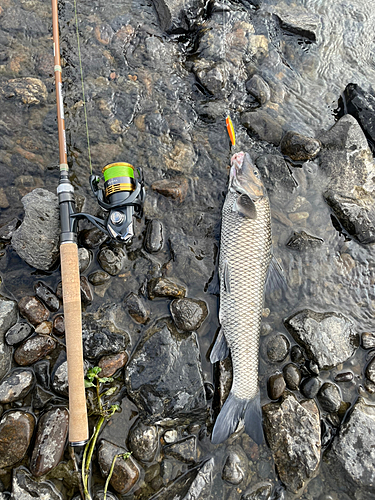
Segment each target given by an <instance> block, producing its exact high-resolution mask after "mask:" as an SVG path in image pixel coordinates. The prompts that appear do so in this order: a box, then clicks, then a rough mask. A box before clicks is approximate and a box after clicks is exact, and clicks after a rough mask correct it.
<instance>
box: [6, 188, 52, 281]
mask: <svg viewBox="0 0 375 500" xmlns="http://www.w3.org/2000/svg"><path fill="white" fill-rule="evenodd" d="M21 201H22V204H23V206H24V209H25V217H24V219H23V222H22V224H21V225H20V227H19V228H18V229H17V230H16V231H15V232H14V234H13V237H12V246H13V248H14V250H15V251H16V252H17V253H18V255H19V256H20V257H21V259H23V260H24V261H25V262H27V264H29V265H30V266H32V267H36V268H37V269H41V270H43V271H49V270H50V269H51V268H52V267H53V266H54V265H55V263H56V262H57V260H58V258H59V239H60V220H59V205H58V200H57V196H56V195H55V194H53V193H50V192H49V191H47V190H45V189H41V188H38V189H34V191H32V192H31V193H28V194H27V195H26V196H24V197H23V198H22V200H21Z"/></svg>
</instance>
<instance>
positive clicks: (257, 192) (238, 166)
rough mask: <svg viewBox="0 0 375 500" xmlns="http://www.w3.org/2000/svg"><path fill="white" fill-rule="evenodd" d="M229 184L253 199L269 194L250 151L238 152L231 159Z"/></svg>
mask: <svg viewBox="0 0 375 500" xmlns="http://www.w3.org/2000/svg"><path fill="white" fill-rule="evenodd" d="M229 186H230V187H231V188H233V189H234V190H235V191H237V192H238V193H241V194H247V195H248V196H249V197H250V198H251V199H252V200H253V201H255V200H259V199H261V198H264V197H265V196H267V191H266V188H265V187H264V184H263V181H262V177H261V175H260V172H259V170H258V169H257V167H256V166H255V165H254V163H253V161H252V159H251V158H250V155H249V153H243V152H241V153H236V154H234V155H233V156H232V159H231V169H230V177H229Z"/></svg>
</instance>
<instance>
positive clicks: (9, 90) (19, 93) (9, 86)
mask: <svg viewBox="0 0 375 500" xmlns="http://www.w3.org/2000/svg"><path fill="white" fill-rule="evenodd" d="M0 89H1V93H2V94H3V96H4V97H6V98H7V99H11V98H15V99H18V100H20V101H21V102H22V103H23V104H28V105H31V104H33V105H36V104H43V103H45V102H46V100H47V95H48V93H47V88H46V86H45V85H44V83H43V82H42V80H39V78H31V77H26V78H14V79H12V80H8V81H6V82H5V83H3V84H2V86H1V87H0Z"/></svg>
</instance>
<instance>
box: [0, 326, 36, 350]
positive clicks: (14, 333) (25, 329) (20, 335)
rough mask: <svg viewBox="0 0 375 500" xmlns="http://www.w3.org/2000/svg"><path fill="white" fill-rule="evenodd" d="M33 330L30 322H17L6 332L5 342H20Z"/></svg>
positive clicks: (11, 343) (14, 343)
mask: <svg viewBox="0 0 375 500" xmlns="http://www.w3.org/2000/svg"><path fill="white" fill-rule="evenodd" d="M32 331H33V328H32V326H30V325H29V324H28V323H16V324H15V325H14V326H12V328H10V329H9V330H8V331H7V332H6V334H5V342H6V343H7V344H8V345H16V344H20V343H21V342H22V341H23V340H25V339H27V337H29V336H30V335H31V332H32Z"/></svg>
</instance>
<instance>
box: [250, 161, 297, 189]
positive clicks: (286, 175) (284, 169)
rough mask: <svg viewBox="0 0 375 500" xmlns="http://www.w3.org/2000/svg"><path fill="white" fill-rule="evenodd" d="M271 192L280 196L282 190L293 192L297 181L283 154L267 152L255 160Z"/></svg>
mask: <svg viewBox="0 0 375 500" xmlns="http://www.w3.org/2000/svg"><path fill="white" fill-rule="evenodd" d="M255 164H256V166H257V167H258V168H259V170H260V173H261V174H262V178H263V179H264V182H265V184H266V187H267V191H268V192H269V193H273V194H274V195H275V196H280V192H289V193H292V192H293V191H294V190H295V189H296V187H297V182H296V181H295V179H294V178H293V176H292V174H291V173H290V171H289V168H288V165H287V164H286V162H285V160H284V158H283V157H282V156H278V155H275V154H272V155H271V154H266V155H261V156H258V158H257V159H256V160H255Z"/></svg>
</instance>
